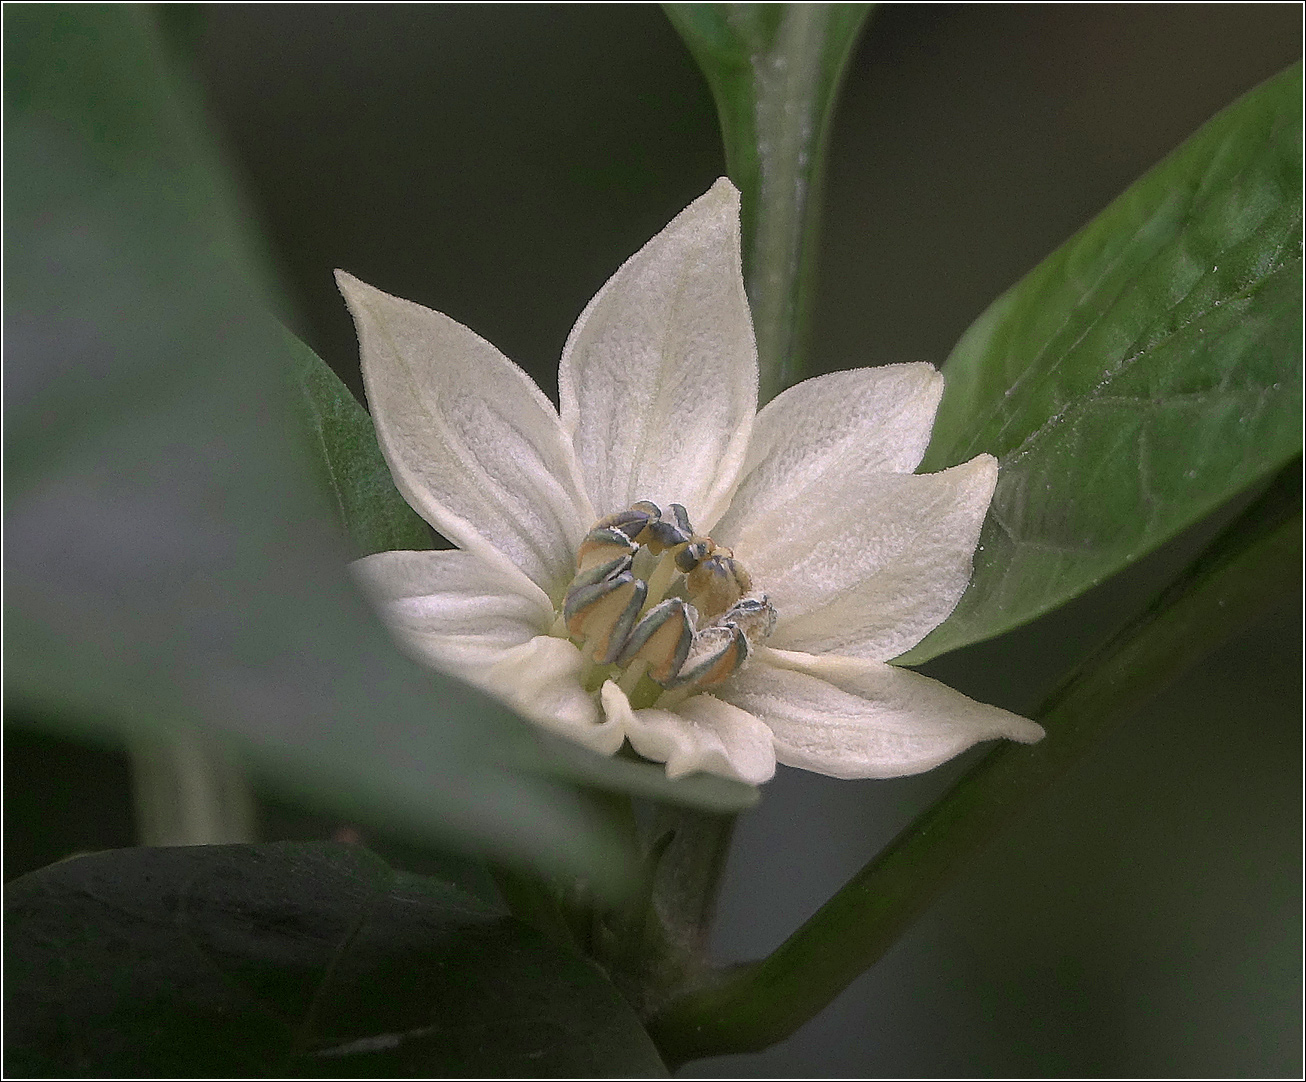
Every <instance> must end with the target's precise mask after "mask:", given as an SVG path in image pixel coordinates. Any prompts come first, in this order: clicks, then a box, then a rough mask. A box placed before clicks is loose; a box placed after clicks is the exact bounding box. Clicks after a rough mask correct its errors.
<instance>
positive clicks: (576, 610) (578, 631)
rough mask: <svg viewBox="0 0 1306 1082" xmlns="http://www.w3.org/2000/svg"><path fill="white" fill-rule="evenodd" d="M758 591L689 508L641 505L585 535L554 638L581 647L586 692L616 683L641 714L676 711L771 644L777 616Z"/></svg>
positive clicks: (609, 518) (611, 517) (603, 521)
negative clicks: (697, 529) (693, 520)
mask: <svg viewBox="0 0 1306 1082" xmlns="http://www.w3.org/2000/svg"><path fill="white" fill-rule="evenodd" d="M752 588H753V583H752V579H751V578H750V576H749V574H748V572H747V571H745V570H744V568H743V567H742V566H741V565H740V563H739V561H737V560H736V559H735V558H734V553H733V552H731V551H730V550H729V549H723V548H718V547H717V545H716V544H715V543H714V542H713V541H712V539H711V538H710V537H704V536H701V535H699V534H696V533H694V528H693V526H692V525H691V524H690V521H689V514H688V512H686V510H685V508H684V507H682V506H681V505H680V504H677V503H673V504H669V505H668V506H667V510H666V512H665V513H664V512H663V511H662V510H661V508H659V507H658V506H657V504H654V503H651V502H649V501H648V500H641V501H639V502H638V503H636V504H633V505H632V506H631V507H629V508H627V509H626V510H625V511H618V512H616V513H615V514H611V515H607V516H605V517H604V518H602V519H600V520H599V521H598V522H597V523H596V524H595V526H594V528H593V529H592V530H590V532H589V533H587V534H586V535H585V538H584V540H583V541H582V542H581V545H580V549H579V552H578V554H577V559H576V576H575V578H574V579H572V581H571V584H570V586H569V587H568V588H567V593H566V596H565V598H564V600H563V609H562V613H561V615H560V616H559V618H558V622H556V623H555V625H554V628H553V631H554V633H555V634H568V635H570V637H571V638H572V639H573V640H574V641H576V642H577V643H578V644H579V645H580V647H581V651H582V653H583V655H584V657H585V665H584V670H583V672H582V674H581V676H582V681H581V682H582V684H583V686H584V687H585V688H586V689H587V690H595V689H597V688H598V687H599V685H601V684H602V683H603V681H605V680H607V679H613V680H615V681H616V682H617V686H618V687H620V688H621V690H622V691H623V692H624V693H625V694H626V696H627V698H629V699H630V701H631V704H632V706H634V707H635V708H636V709H642V708H644V707H647V706H650V705H654V704H656V705H658V706H667V707H670V706H671V705H673V704H674V703H677V702H680V701H681V700H683V699H685V698H687V697H688V696H690V695H694V694H697V693H698V692H700V691H703V690H705V689H708V688H713V687H716V686H718V685H719V684H721V683H723V682H724V681H726V680H728V679H730V677H731V676H733V675H734V674H735V673H736V672H738V671H739V668H740V667H741V666H742V665H744V664H745V663H746V661H747V660H748V656H749V654H750V653H751V652H752V648H753V645H754V644H755V643H757V642H761V641H762V640H763V639H765V638H766V637H767V636H768V635H770V634H771V630H772V628H773V627H774V626H775V609H774V607H773V606H772V605H771V603H770V602H769V601H768V600H767V599H766V597H765V596H760V597H759V596H756V595H752V593H751V591H752ZM668 594H670V595H672V596H668Z"/></svg>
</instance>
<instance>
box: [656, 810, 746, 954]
mask: <svg viewBox="0 0 1306 1082" xmlns="http://www.w3.org/2000/svg"><path fill="white" fill-rule="evenodd" d="M735 818H736V816H735V815H734V814H719V813H712V812H704V811H699V810H697V809H694V808H681V807H675V806H672V805H662V806H660V807H659V808H658V811H657V815H656V816H655V817H654V820H653V829H652V830H651V832H650V835H651V837H652V838H654V839H657V838H660V837H664V836H669V837H670V842H669V844H668V845H667V848H666V852H665V853H664V854H663V855H662V858H661V859H660V860H659V861H658V866H657V873H656V876H655V878H654V884H653V910H654V915H655V916H656V918H657V920H658V923H659V926H660V928H661V929H662V933H663V935H664V936H665V938H666V939H667V940H668V941H669V942H670V943H671V944H673V945H674V947H675V949H676V950H677V951H678V952H679V953H680V954H682V955H684V956H686V957H695V958H697V957H702V956H703V954H704V953H705V952H706V950H707V937H708V932H709V931H710V929H711V926H712V917H713V915H714V913H715V911H716V900H717V894H718V893H719V891H720V886H721V873H722V872H723V871H724V870H725V862H726V855H727V854H728V853H729V851H730V836H731V834H732V833H733V832H734V826H735Z"/></svg>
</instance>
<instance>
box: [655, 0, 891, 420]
mask: <svg viewBox="0 0 1306 1082" xmlns="http://www.w3.org/2000/svg"><path fill="white" fill-rule="evenodd" d="M873 6H874V5H872V4H665V5H664V7H665V9H666V12H667V16H668V17H669V18H670V19H671V22H672V24H673V25H674V26H675V28H676V29H677V30H678V31H679V33H680V36H681V37H682V38H684V39H685V44H686V45H688V46H689V51H690V52H691V53H693V54H694V59H695V60H696V61H697V62H698V66H699V67H700V68H702V69H703V74H704V75H705V76H706V77H707V82H708V85H709V86H710V87H711V88H712V96H713V97H714V98H715V99H716V106H717V114H718V116H719V117H720V120H721V135H722V138H723V140H724V141H725V149H726V165H727V168H728V169H729V171H730V179H731V180H733V181H734V182H735V185H736V187H738V188H739V190H740V192H741V193H742V194H743V208H742V224H743V238H744V240H743V243H744V277H745V279H746V282H747V286H748V300H749V305H750V307H751V308H752V310H753V326H754V330H755V332H756V334H757V352H758V361H759V363H760V365H761V386H760V394H761V401H762V402H766V401H767V400H768V399H771V398H773V397H775V395H777V394H779V393H780V392H781V391H782V390H784V388H785V387H787V386H789V385H790V384H791V383H795V382H797V380H798V378H799V374H800V373H801V371H802V358H801V355H800V354H801V345H802V339H803V334H804V327H805V325H806V322H807V312H808V309H809V302H810V298H811V291H812V267H813V262H814V258H815V250H816V227H817V217H818V214H819V210H820V206H819V200H820V193H821V183H822V173H823V170H824V164H825V148H826V138H827V135H828V132H829V125H830V118H831V116H832V115H833V112H834V102H835V97H836V96H837V93H838V90H839V83H840V81H841V79H842V77H843V71H844V68H845V66H846V65H847V63H848V58H849V56H850V55H851V54H852V47H853V44H854V43H855V42H856V40H857V32H858V31H859V30H860V29H861V26H862V23H863V22H864V21H865V20H866V16H867V14H868V13H869V11H870V10H871V8H872V7H873Z"/></svg>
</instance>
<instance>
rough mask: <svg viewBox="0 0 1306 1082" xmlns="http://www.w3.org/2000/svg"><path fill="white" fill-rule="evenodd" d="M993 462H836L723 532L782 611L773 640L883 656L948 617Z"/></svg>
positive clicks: (966, 575) (991, 480)
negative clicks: (786, 498) (846, 466)
mask: <svg viewBox="0 0 1306 1082" xmlns="http://www.w3.org/2000/svg"><path fill="white" fill-rule="evenodd" d="M997 474H998V467H997V461H996V460H995V459H994V458H993V457H992V456H991V455H979V456H977V457H976V458H973V459H971V460H970V461H969V462H966V463H963V464H962V465H960V466H954V467H952V469H949V470H943V471H942V472H940V473H929V474H898V473H882V474H874V475H870V476H863V477H857V476H853V475H845V474H843V473H842V472H840V471H838V470H835V471H832V472H830V473H829V474H827V475H826V476H824V477H822V478H821V479H819V480H818V481H817V482H816V483H815V484H813V485H812V486H810V487H809V488H808V489H806V490H805V491H804V492H803V495H802V497H801V499H800V500H799V501H798V502H797V503H795V504H794V505H792V506H789V507H778V508H775V509H774V510H772V511H770V512H769V513H766V514H761V515H756V516H750V517H748V518H747V519H746V520H745V521H744V522H742V523H741V524H740V525H739V528H738V530H737V532H736V533H735V534H732V535H729V536H728V537H723V538H722V539H721V540H722V543H723V544H728V545H731V547H733V548H734V551H735V555H736V556H737V557H739V559H740V560H741V561H742V562H743V564H744V566H745V567H747V568H748V570H749V572H750V573H751V574H752V576H753V582H754V585H755V588H756V589H758V590H759V591H764V592H765V593H766V594H767V596H768V597H769V598H770V600H771V602H772V604H773V605H774V606H775V610H776V613H777V615H778V619H777V621H776V627H775V632H774V633H773V634H772V636H771V639H770V645H772V646H774V647H777V648H780V649H788V650H804V651H807V652H809V653H813V654H827V653H829V654H848V655H851V656H855V657H862V658H872V659H874V660H877V661H888V660H889V659H891V658H895V657H897V656H898V655H899V654H901V653H903V651H905V650H909V649H910V648H911V647H913V646H915V645H916V644H917V643H918V642H920V641H921V639H923V638H924V637H925V636H926V634H928V633H929V632H930V631H931V630H933V629H934V628H935V627H937V626H938V625H939V624H940V623H942V622H943V619H944V618H945V617H946V616H947V615H948V613H950V612H951V611H952V610H953V609H954V608H955V607H956V605H957V602H958V601H959V600H960V599H961V595H962V594H963V593H964V592H965V590H966V586H967V584H968V583H969V582H970V574H971V561H972V558H973V556H974V553H975V545H976V544H977V542H978V541H979V532H980V526H981V525H982V524H983V522H984V516H985V514H986V513H987V511H988V506H989V500H990V499H991V498H992V495H993V486H994V484H996V482H997Z"/></svg>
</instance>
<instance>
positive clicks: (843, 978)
mask: <svg viewBox="0 0 1306 1082" xmlns="http://www.w3.org/2000/svg"><path fill="white" fill-rule="evenodd" d="M1300 476H1301V474H1300V459H1298V460H1297V462H1295V463H1294V464H1293V465H1292V466H1290V467H1289V468H1288V469H1286V470H1285V471H1283V472H1282V473H1281V474H1280V475H1279V477H1278V478H1276V480H1275V482H1274V483H1273V484H1272V485H1271V486H1270V488H1269V489H1268V490H1267V491H1266V492H1265V493H1264V494H1263V495H1262V496H1261V498H1260V499H1258V500H1257V501H1256V502H1255V503H1254V504H1253V505H1252V506H1251V507H1249V508H1248V509H1247V511H1246V512H1244V513H1243V515H1241V516H1240V517H1239V518H1238V519H1237V520H1235V521H1234V522H1233V523H1232V524H1231V525H1230V526H1229V527H1228V528H1227V529H1226V530H1225V531H1224V532H1223V533H1222V534H1220V536H1219V537H1218V538H1217V539H1216V540H1215V541H1214V542H1213V543H1212V544H1211V546H1210V547H1209V548H1208V549H1207V550H1206V551H1205V552H1204V553H1203V554H1202V555H1201V556H1200V557H1198V559H1197V560H1196V561H1195V562H1194V563H1193V564H1192V565H1190V566H1189V567H1188V569H1187V570H1186V571H1185V572H1184V573H1183V574H1182V575H1181V576H1180V577H1179V578H1178V579H1177V580H1176V581H1175V582H1174V583H1173V584H1172V585H1171V586H1170V587H1168V588H1167V589H1166V590H1165V591H1163V592H1162V594H1161V595H1160V596H1159V597H1158V598H1157V599H1156V601H1155V602H1154V603H1153V604H1152V606H1150V608H1149V609H1148V610H1147V611H1146V612H1145V613H1144V614H1143V615H1142V616H1140V617H1139V618H1137V619H1136V620H1134V621H1132V622H1131V623H1130V624H1129V625H1127V626H1126V627H1125V628H1123V629H1122V630H1121V631H1120V632H1118V633H1117V634H1116V635H1115V636H1113V638H1112V639H1111V640H1110V641H1109V642H1107V643H1106V645H1104V646H1103V647H1102V648H1101V649H1100V650H1098V651H1097V652H1096V653H1095V654H1094V655H1093V656H1092V657H1091V658H1090V659H1089V660H1088V661H1086V662H1085V663H1084V664H1083V665H1082V666H1080V668H1079V669H1078V670H1077V671H1076V672H1075V673H1074V674H1072V676H1071V677H1070V678H1069V679H1067V680H1066V681H1065V682H1064V683H1063V684H1062V685H1061V686H1060V687H1059V688H1058V690H1057V691H1056V692H1054V693H1053V694H1052V696H1051V697H1050V698H1049V699H1048V701H1047V703H1046V704H1045V706H1044V708H1043V709H1042V710H1041V711H1040V712H1039V719H1040V720H1041V721H1042V722H1043V724H1044V725H1045V727H1046V728H1047V730H1048V735H1047V737H1046V738H1045V739H1044V740H1043V741H1042V742H1041V743H1039V744H1036V745H1034V746H1032V747H1024V746H1021V745H1017V744H1005V745H1003V746H1000V747H998V748H996V749H994V750H993V751H991V752H990V753H989V754H988V755H987V756H986V757H985V758H984V759H982V760H981V761H980V762H979V763H978V764H976V766H974V767H973V768H972V769H971V770H970V771H969V772H968V773H967V774H966V775H965V776H963V777H962V778H961V779H960V780H959V781H958V782H957V783H956V785H954V786H953V787H952V789H950V790H949V791H948V792H947V793H946V794H945V795H944V796H943V797H942V798H940V800H939V801H938V802H937V803H936V804H935V805H934V806H933V807H932V808H931V809H929V810H928V811H927V812H926V813H925V814H924V815H922V816H921V817H920V818H918V819H917V820H916V821H915V822H914V823H912V824H911V825H910V826H909V827H908V828H907V829H906V830H904V831H903V832H902V833H901V834H899V835H898V837H897V838H896V839H895V840H894V841H893V842H891V843H890V844H889V846H888V847H887V848H886V849H885V850H884V851H883V852H882V853H881V854H880V855H879V856H878V857H876V858H875V859H874V860H873V861H872V862H871V863H870V864H868V865H867V866H866V867H865V868H864V869H862V871H861V872H859V873H858V874H857V875H856V876H854V877H853V879H852V880H850V881H849V882H848V883H847V884H846V885H845V886H844V887H842V888H841V889H840V890H839V892H838V893H837V894H835V896H834V897H833V898H831V899H830V900H829V901H828V902H826V904H825V905H824V906H822V907H821V909H820V910H819V911H818V912H817V913H816V914H815V915H814V916H813V917H812V918H811V919H810V920H809V921H808V922H807V923H806V924H805V925H803V926H802V927H801V928H800V929H799V930H798V931H797V932H795V933H794V934H793V935H792V936H790V938H789V939H788V940H786V941H785V943H783V944H782V945H781V946H780V947H779V948H778V949H777V950H776V951H775V953H773V954H772V955H771V956H770V957H768V958H766V959H764V960H762V961H760V962H755V963H752V964H750V965H746V966H740V967H736V968H734V969H731V970H727V971H724V972H721V973H719V974H718V975H717V977H716V978H715V979H714V980H712V981H710V982H709V983H707V984H706V985H705V986H703V987H701V988H700V989H698V990H696V991H691V992H689V993H688V994H686V995H684V996H682V997H681V998H680V999H678V1000H677V1001H675V1002H673V1003H672V1004H670V1005H669V1006H668V1007H667V1008H666V1009H664V1010H663V1011H662V1012H661V1013H660V1015H659V1016H657V1017H656V1018H654V1019H653V1021H652V1022H651V1024H650V1027H649V1029H650V1032H651V1033H652V1034H653V1037H654V1040H655V1041H656V1042H657V1043H658V1046H659V1048H660V1049H661V1051H662V1053H663V1056H664V1058H665V1059H666V1060H667V1062H668V1063H669V1064H671V1065H672V1066H675V1065H678V1064H680V1063H684V1062H686V1061H687V1060H691V1059H697V1058H700V1057H703V1056H711V1055H722V1054H725V1053H730V1052H747V1051H756V1050H758V1049H762V1048H765V1047H767V1046H768V1045H770V1044H773V1043H774V1042H776V1041H778V1040H781V1039H782V1038H784V1037H786V1036H788V1035H789V1034H791V1033H793V1032H794V1030H796V1029H797V1028H798V1027H799V1026H801V1025H802V1024H803V1023H804V1022H806V1021H807V1020H808V1019H810V1018H811V1017H812V1016H813V1015H815V1014H816V1013H817V1012H818V1011H819V1010H821V1009H822V1008H823V1007H824V1006H825V1005H826V1004H827V1003H829V1002H830V1001H831V1000H832V999H833V998H834V997H835V996H836V995H838V994H839V992H841V991H842V990H843V989H844V988H845V987H847V985H848V984H849V983H850V982H851V981H852V980H853V979H854V978H855V977H857V976H858V975H859V974H861V973H862V972H863V971H865V970H866V969H867V968H868V967H869V966H871V965H872V964H873V963H875V962H876V961H877V960H878V959H879V958H880V957H881V956H882V955H883V954H884V953H885V951H887V950H888V949H889V947H890V946H891V945H892V944H893V942H894V941H895V940H896V939H897V937H898V936H899V934H900V933H901V932H902V931H903V930H904V929H906V928H907V927H909V926H910V925H911V923H912V922H913V921H914V920H915V919H916V918H917V917H918V916H919V915H920V914H921V913H922V912H923V911H924V910H925V909H926V908H927V907H928V906H929V905H930V904H931V903H932V901H933V900H934V899H935V897H937V896H938V894H939V893H940V892H941V891H942V889H943V888H944V887H945V886H946V885H947V883H948V882H949V880H950V879H951V878H952V877H953V876H954V875H955V874H956V873H957V871H958V870H959V868H961V867H962V866H963V863H964V861H965V860H966V859H967V858H969V857H970V856H972V855H973V854H974V853H975V852H977V851H978V850H979V849H981V848H982V847H983V846H984V845H985V844H986V843H987V842H988V841H989V840H990V839H991V838H992V837H993V835H994V834H995V833H997V832H998V831H999V830H1000V829H1001V828H1002V826H1004V825H1005V824H1006V823H1007V822H1008V821H1009V820H1011V819H1012V818H1014V817H1015V816H1016V815H1017V814H1018V813H1019V812H1020V811H1021V810H1022V809H1024V808H1025V807H1027V806H1028V805H1029V804H1030V803H1031V802H1032V801H1033V800H1035V799H1036V798H1037V797H1038V796H1039V795H1040V794H1041V793H1043V792H1044V791H1045V790H1046V789H1047V788H1048V787H1049V786H1051V785H1052V784H1053V783H1054V782H1056V781H1057V780H1058V779H1059V778H1061V777H1062V776H1063V775H1064V774H1065V773H1066V772H1067V771H1068V770H1069V769H1070V768H1071V767H1072V766H1073V765H1074V764H1075V763H1076V762H1077V761H1078V760H1079V758H1080V757H1081V755H1082V754H1083V753H1084V752H1085V751H1087V750H1088V749H1089V748H1090V747H1092V746H1093V745H1094V744H1095V743H1096V742H1097V741H1098V740H1099V739H1101V737H1102V736H1104V735H1105V734H1106V733H1107V732H1108V731H1109V730H1110V729H1111V728H1112V727H1113V726H1114V725H1115V724H1116V723H1118V722H1120V721H1122V720H1124V719H1125V718H1127V717H1129V716H1130V715H1131V714H1132V713H1133V712H1134V711H1136V710H1137V709H1138V708H1139V707H1140V706H1141V705H1143V704H1144V703H1146V702H1147V701H1148V700H1149V699H1150V698H1151V697H1152V696H1153V695H1155V694H1156V693H1157V692H1158V691H1159V690H1160V689H1161V688H1162V687H1163V686H1164V685H1165V684H1166V683H1168V682H1169V681H1171V680H1173V679H1174V678H1176V677H1178V676H1179V675H1181V674H1182V673H1183V672H1184V671H1185V670H1186V669H1187V668H1188V667H1189V666H1191V665H1192V664H1193V663H1194V662H1196V661H1197V660H1199V659H1200V658H1201V657H1203V656H1204V655H1205V654H1207V653H1208V652H1209V651H1210V650H1212V649H1214V648H1215V647H1217V646H1218V645H1220V644H1221V643H1222V642H1224V641H1225V640H1226V639H1227V638H1229V637H1230V636H1231V635H1233V634H1234V633H1236V632H1237V631H1238V630H1240V629H1241V628H1242V627H1244V626H1245V625H1246V624H1247V623H1249V622H1250V621H1252V620H1253V619H1255V618H1256V617H1257V616H1259V615H1260V614H1261V613H1262V612H1263V611H1264V610H1265V609H1266V608H1267V607H1268V606H1269V605H1270V604H1272V603H1273V602H1274V601H1276V600H1278V599H1281V598H1282V597H1283V595H1284V590H1285V586H1287V587H1288V589H1290V590H1291V589H1293V587H1292V586H1291V585H1290V584H1292V583H1293V582H1294V580H1295V578H1296V576H1297V575H1298V574H1299V573H1300V569H1301V481H1300Z"/></svg>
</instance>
